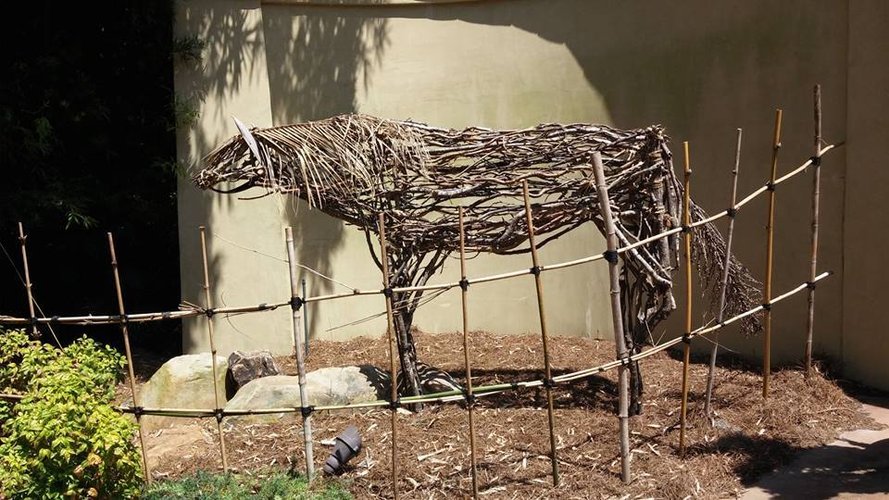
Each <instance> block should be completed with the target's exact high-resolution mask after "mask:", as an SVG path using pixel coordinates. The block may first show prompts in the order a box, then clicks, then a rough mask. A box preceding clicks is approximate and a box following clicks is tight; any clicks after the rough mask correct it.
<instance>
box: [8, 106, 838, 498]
mask: <svg viewBox="0 0 889 500" xmlns="http://www.w3.org/2000/svg"><path fill="white" fill-rule="evenodd" d="M780 118H781V112H780V110H779V111H778V114H777V118H776V130H775V140H774V144H773V161H772V172H771V176H770V180H769V182H767V183H766V184H765V185H763V186H762V187H760V188H758V189H756V190H754V191H753V192H751V193H750V194H748V195H747V196H746V197H744V198H742V199H741V201H737V202H736V201H735V197H736V179H737V161H738V160H737V156H736V163H735V170H734V171H733V175H734V177H735V178H734V179H733V189H732V201H731V203H730V205H729V208H727V209H726V210H723V211H721V212H719V213H717V214H715V215H712V216H710V217H707V218H705V219H701V220H696V221H694V222H692V221H691V219H690V218H689V217H686V218H685V220H684V223H683V224H682V226H681V227H675V228H672V229H670V230H667V231H663V232H661V233H659V234H656V235H652V236H650V237H647V238H645V239H642V240H640V241H637V242H634V243H632V244H627V245H625V246H623V247H618V241H617V237H616V236H615V234H614V233H613V231H611V230H609V229H608V228H609V227H610V228H611V229H613V227H614V222H613V221H612V222H611V223H610V224H609V220H613V217H612V215H611V207H610V206H609V200H610V199H609V197H608V192H607V189H608V188H607V186H606V183H605V181H604V175H603V173H602V160H601V157H599V154H598V153H593V154H591V158H590V161H591V163H592V167H593V173H594V176H595V186H596V189H597V190H598V191H599V193H600V194H599V203H600V204H601V206H600V207H597V208H598V209H600V210H601V212H602V213H603V215H605V228H606V239H607V250H606V251H605V252H603V253H600V254H594V255H589V256H587V257H583V258H580V259H576V260H571V261H566V262H561V263H557V264H549V265H542V264H540V263H539V262H538V258H537V251H536V246H535V242H534V235H533V231H534V225H533V224H532V221H533V217H532V210H531V205H530V202H529V200H528V197H527V187H525V198H526V205H525V211H526V217H527V220H528V228H529V230H530V232H531V235H530V236H531V239H530V244H531V250H532V251H531V255H532V261H533V267H531V268H530V269H523V270H516V271H512V272H507V273H502V274H497V275H488V276H480V277H475V278H468V277H467V276H466V266H465V248H464V228H463V217H462V210H460V211H459V212H458V217H459V233H460V238H461V239H460V247H459V248H460V256H461V278H460V280H459V281H458V282H445V283H438V284H427V285H423V286H412V287H397V288H396V287H390V286H389V281H388V273H387V272H386V270H385V269H384V270H383V288H381V289H377V290H373V289H370V290H359V289H355V290H352V292H350V293H340V294H329V295H319V296H314V297H307V296H305V293H303V297H299V296H298V295H297V293H298V286H297V278H296V266H297V264H296V262H295V259H296V256H295V252H294V251H293V236H292V232H291V231H292V230H291V229H290V228H287V230H286V244H287V250H288V263H289V265H290V274H291V290H290V292H291V293H290V297H289V298H288V299H287V300H281V301H278V302H270V303H262V304H257V305H246V306H236V307H218V308H214V307H212V304H211V302H210V293H209V275H208V270H207V267H206V241H205V236H204V228H203V227H202V228H201V240H202V250H203V256H204V262H205V266H204V283H203V285H204V292H205V300H206V303H205V305H204V306H203V307H202V306H197V305H193V304H184V305H182V306H180V310H178V311H164V312H148V313H137V314H127V313H126V312H125V310H124V306H123V299H122V295H121V291H120V279H119V274H118V270H117V258H116V256H115V254H114V247H113V240H112V237H111V234H109V235H108V241H109V245H110V248H111V254H112V266H113V271H114V276H115V291H116V293H117V296H118V302H119V313H118V314H116V315H88V316H67V317H62V316H51V317H36V316H35V314H34V312H33V309H30V310H29V312H30V313H31V317H29V318H20V317H13V316H0V325H7V326H30V327H32V328H33V330H32V332H34V333H36V329H37V327H39V326H41V325H46V326H50V325H54V324H76V325H102V324H118V325H120V327H121V331H122V334H123V336H124V340H125V346H126V347H127V349H126V358H127V363H128V366H129V376H130V383H131V389H132V391H133V404H132V405H123V406H119V407H117V408H116V409H117V410H118V411H120V412H122V413H128V414H135V416H136V420H137V424H138V427H139V436H140V443H142V441H141V438H142V437H143V435H142V429H141V416H144V415H159V416H168V417H181V418H215V419H216V420H217V425H218V430H219V440H220V443H219V444H220V454H221V456H222V461H223V464H224V465H223V466H224V468H226V469H227V458H226V448H225V436H224V433H223V427H222V420H223V418H225V417H231V416H245V415H263V414H277V413H300V414H301V415H302V417H303V427H304V431H303V432H304V437H305V440H304V447H305V453H306V460H307V463H306V471H307V473H308V475H309V477H310V478H311V477H312V476H313V475H314V465H313V460H314V459H313V454H312V434H311V415H312V413H313V412H316V411H337V410H352V409H360V408H383V409H386V408H388V409H390V410H391V419H392V420H391V423H392V440H391V451H392V483H393V484H392V486H393V494H394V495H395V496H397V492H398V485H399V477H398V472H397V471H398V452H397V450H398V439H397V414H398V412H397V409H398V408H400V407H402V406H405V405H418V404H424V403H453V402H462V403H465V407H466V410H467V416H468V419H469V437H470V439H469V446H470V460H471V467H470V469H471V472H472V479H473V482H472V488H473V490H472V494H473V496H474V497H477V496H478V488H479V485H478V483H477V481H478V479H477V477H476V467H475V465H476V461H477V459H478V457H477V456H476V450H475V440H474V433H475V429H474V419H473V407H474V405H475V403H476V400H477V398H481V397H486V396H491V395H495V394H500V393H503V392H507V391H517V390H524V389H531V388H540V387H542V388H544V389H545V390H546V393H547V400H548V417H549V418H548V428H549V429H548V430H549V432H550V438H551V440H550V444H551V447H552V448H551V461H552V473H553V482H554V484H558V460H557V458H556V448H555V441H554V440H555V433H554V425H555V423H554V414H553V407H552V393H551V391H552V390H553V389H554V388H555V387H556V386H559V385H569V384H572V383H574V382H577V381H579V380H583V379H586V378H588V377H591V376H593V375H597V374H600V373H603V372H606V371H608V370H612V369H618V370H619V373H618V379H619V391H620V394H619V407H618V408H617V411H616V415H617V417H618V423H619V436H620V456H621V461H622V467H621V477H622V479H623V480H624V481H625V482H628V481H629V480H630V478H631V476H630V467H629V466H630V463H629V455H630V454H629V437H628V414H627V395H626V393H627V387H626V386H627V384H626V380H625V379H626V373H627V368H628V366H629V365H630V363H633V362H637V361H642V360H644V359H646V358H648V357H650V356H653V355H654V354H656V353H659V352H662V351H664V350H666V349H670V348H672V347H675V346H677V345H679V344H680V343H684V344H685V363H684V367H683V374H682V378H683V391H682V392H683V411H682V422H681V425H680V446H679V448H680V450H683V449H684V446H685V444H684V428H685V426H684V424H685V422H684V421H685V411H684V407H685V401H686V400H685V398H686V397H687V384H688V381H687V378H688V362H687V360H688V344H689V343H690V342H691V340H692V339H694V338H696V337H701V336H705V335H708V334H711V333H716V332H719V331H720V330H721V329H723V328H725V327H727V326H729V325H731V324H734V323H736V322H739V321H743V320H749V319H750V318H751V317H754V316H755V315H757V314H760V313H763V312H764V313H765V315H766V323H765V324H766V327H767V330H766V336H765V339H764V342H765V344H766V352H765V353H764V354H765V361H764V369H763V394H764V396H765V395H767V391H768V375H769V369H768V367H769V361H768V342H769V338H768V333H769V331H768V327H769V326H770V325H769V324H770V317H771V312H772V306H774V305H775V304H777V303H779V302H782V301H784V300H786V299H788V298H789V297H791V296H793V295H795V294H797V293H799V292H801V291H803V290H808V291H809V297H810V299H809V302H808V304H809V325H808V332H809V336H808V339H807V345H806V360H807V363H808V361H809V359H810V352H811V351H810V349H811V348H810V346H811V331H812V324H811V323H812V321H813V318H814V315H813V312H812V310H813V306H814V295H813V290H814V288H815V286H816V284H817V283H818V282H820V281H822V280H824V279H826V278H828V277H829V276H830V275H831V273H830V272H822V273H820V274H817V273H816V261H815V252H816V250H817V219H818V212H817V206H818V205H817V204H818V194H819V190H818V175H819V173H820V165H821V158H822V157H823V156H824V155H825V154H826V153H828V152H830V151H832V150H834V149H836V148H837V147H839V146H841V144H837V145H828V146H825V147H823V148H822V147H820V146H821V144H820V141H821V139H820V105H819V101H818V90H817V89H816V120H817V121H818V124H816V147H815V155H814V156H813V157H812V158H810V159H808V160H807V161H805V162H803V163H802V164H801V165H799V166H798V167H796V168H795V169H793V170H792V171H790V172H788V173H786V174H784V175H783V176H780V177H778V176H777V151H778V149H779V147H780ZM738 144H739V149H740V131H739V136H738ZM738 154H739V153H738ZM813 165H814V166H815V167H816V168H815V169H814V170H815V172H814V173H815V181H814V190H813V208H814V215H813V224H812V228H813V236H812V247H813V250H812V262H811V268H810V271H811V272H810V276H809V279H808V281H805V282H802V283H800V284H799V285H797V286H796V287H794V288H791V289H790V290H787V291H785V292H784V293H783V294H780V295H777V296H772V293H771V259H772V257H771V255H772V237H773V230H772V222H773V219H774V212H775V204H774V191H775V187H776V186H778V185H780V184H782V183H784V182H786V181H788V180H790V179H792V178H794V177H796V176H797V175H799V174H801V173H803V172H804V171H806V169H807V168H808V167H810V166H813ZM685 170H686V188H685V193H686V195H687V194H688V192H689V187H688V178H689V176H690V173H691V172H690V166H689V161H688V153H687V150H686V169H685ZM766 192H768V193H769V199H770V203H769V226H768V232H767V243H768V244H767V257H768V258H767V261H768V265H767V274H766V290H764V297H763V298H764V301H763V303H762V304H760V305H759V306H756V307H752V308H749V309H747V310H746V311H743V312H740V313H738V314H735V315H733V316H731V317H729V318H727V319H726V318H723V314H722V313H723V309H722V307H721V308H720V310H719V316H718V318H717V321H716V323H715V324H713V325H710V326H700V327H698V328H692V323H691V305H692V304H691V299H692V297H691V281H690V276H686V279H687V280H688V294H687V302H688V303H687V304H686V307H687V310H686V320H687V323H686V327H687V328H686V331H685V332H684V333H683V335H682V336H679V337H676V338H674V339H671V340H668V341H665V342H662V343H659V344H657V345H653V346H652V347H650V348H647V349H644V350H641V351H639V352H635V353H629V352H628V351H627V350H626V346H625V344H624V343H623V342H622V341H621V340H622V338H623V331H622V330H623V326H622V323H621V318H622V316H623V313H622V312H621V310H620V301H619V294H620V284H619V275H618V269H617V266H618V264H617V262H618V256H620V255H624V254H627V253H631V252H632V251H633V250H634V249H636V248H639V247H641V246H643V245H646V244H648V243H651V242H654V241H657V240H659V239H663V238H669V237H671V236H674V235H677V234H679V233H685V236H686V247H687V249H686V255H687V256H686V263H685V265H686V269H687V270H688V269H690V266H689V264H690V262H689V261H690V258H691V252H690V249H689V248H688V247H690V245H691V243H690V238H691V234H692V232H693V231H694V230H695V228H697V227H699V226H702V225H705V224H709V223H711V222H714V221H716V220H719V219H721V218H723V217H729V218H730V222H731V220H733V219H734V217H735V215H736V214H737V212H738V211H739V210H740V209H741V208H742V207H744V206H745V205H747V204H749V203H750V202H752V201H753V200H754V199H756V198H757V197H758V196H760V195H762V194H764V193H766ZM686 207H688V202H687V201H686ZM686 214H688V208H686ZM378 224H379V227H378V229H379V236H380V248H381V254H382V255H383V259H382V262H383V263H384V265H385V263H386V262H387V259H386V258H385V253H386V252H387V247H388V246H387V241H386V221H385V218H384V216H383V215H382V214H380V215H379V219H378ZM19 236H20V239H21V242H22V249H23V258H24V259H25V262H26V261H27V257H26V256H25V254H24V232H23V230H22V229H21V228H20V234H19ZM599 260H605V261H606V262H607V263H608V264H609V271H610V272H609V275H610V290H609V291H610V295H611V298H612V301H611V302H612V316H613V320H614V336H615V340H616V344H617V346H616V357H615V359H614V360H613V361H610V362H607V363H603V364H600V365H597V366H592V367H589V368H585V369H583V370H578V371H575V372H571V373H565V374H562V375H558V376H551V372H550V366H549V351H548V342H547V333H546V322H545V316H544V309H543V303H544V295H543V288H542V286H541V283H540V275H541V274H542V273H544V272H547V271H552V270H556V269H564V268H567V267H573V266H578V265H582V264H587V263H591V262H595V261H599ZM528 274H530V275H533V276H534V278H535V284H536V285H537V292H538V295H537V297H538V306H539V313H540V321H541V336H542V342H543V345H544V359H543V364H544V369H545V376H544V378H542V379H529V380H523V381H519V382H512V383H507V384H492V385H484V386H478V387H474V386H473V385H472V383H471V380H470V376H471V367H470V363H469V348H470V342H469V338H468V328H469V327H468V314H467V302H468V292H469V289H470V286H471V285H473V284H477V283H487V282H493V281H500V280H506V279H511V278H516V277H520V276H525V275H528ZM725 281H726V278H725V277H724V276H723V278H722V286H723V289H724V287H725ZM452 288H459V289H460V290H461V292H462V293H461V299H462V301H461V302H462V311H463V343H464V346H463V348H464V364H465V369H466V377H467V384H466V386H467V387H466V389H464V390H452V391H442V392H437V393H433V394H422V395H419V396H408V397H401V398H399V396H398V393H397V384H396V381H397V375H398V374H397V366H396V354H395V353H396V350H395V340H394V338H393V330H394V325H393V309H394V308H395V307H396V304H393V300H392V295H393V294H394V293H396V292H405V291H418V290H423V291H426V290H449V289H452ZM26 289H27V292H28V301H29V304H33V297H32V295H31V287H30V281H28V283H27V284H26ZM362 295H382V296H383V297H384V298H385V302H386V312H387V314H386V315H387V319H388V328H387V335H388V341H389V346H390V372H391V394H390V397H389V399H386V400H377V401H371V402H365V403H357V404H344V405H318V406H310V405H309V404H308V394H306V393H305V391H304V390H303V389H304V388H303V387H301V391H300V402H301V406H300V407H284V408H261V409H245V410H226V409H224V408H222V407H221V405H220V402H219V401H218V399H217V402H216V408H213V409H207V408H160V407H156V408H152V407H141V406H139V399H138V394H137V390H136V387H135V385H134V383H133V382H134V377H133V373H132V367H133V358H132V353H131V352H130V349H129V348H128V346H129V332H128V330H127V325H128V324H129V323H141V322H149V321H165V320H177V319H183V318H195V317H200V316H204V317H206V318H207V320H208V336H209V340H210V345H211V350H212V351H213V354H214V355H215V342H214V339H213V326H212V325H213V323H212V318H213V317H214V316H216V315H220V314H223V315H234V314H247V313H260V312H264V311H271V310H275V309H278V308H280V307H291V309H292V312H293V329H294V332H293V338H294V344H295V345H294V351H295V352H294V354H295V355H296V356H297V360H298V365H299V370H300V375H301V377H300V380H301V382H302V381H303V380H304V377H303V375H304V366H303V363H302V362H301V358H302V357H303V354H304V349H305V348H307V347H304V346H302V345H300V343H301V342H300V340H301V336H300V335H299V332H298V329H299V319H298V314H297V312H298V310H299V308H300V307H301V306H305V305H306V304H308V303H314V302H321V301H328V300H335V299H344V298H347V297H354V296H362ZM723 301H724V299H722V300H721V301H720V305H721V306H724V304H723ZM621 346H623V349H622V348H621ZM714 356H715V354H714ZM807 366H808V364H807ZM215 368H216V367H215V362H214V372H215ZM214 381H215V377H214ZM711 384H712V382H708V385H711ZM216 389H217V388H216V387H215V383H214V391H216ZM708 392H709V391H708ZM23 397H24V396H23V395H20V394H0V398H4V399H10V400H16V399H21V398H23ZM708 416H709V415H708ZM140 447H141V450H142V454H143V455H142V459H143V464H144V465H145V466H146V472H147V471H148V469H147V463H148V459H147V456H146V455H145V446H144V443H142V445H141V446H140ZM146 480H150V473H147V474H146Z"/></svg>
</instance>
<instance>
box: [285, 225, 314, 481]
mask: <svg viewBox="0 0 889 500" xmlns="http://www.w3.org/2000/svg"><path fill="white" fill-rule="evenodd" d="M284 232H285V234H286V237H287V262H288V263H289V264H290V310H291V319H292V320H293V338H294V341H295V342H296V346H295V347H294V350H295V351H296V352H295V354H296V369H297V371H298V372H299V405H300V410H301V411H300V413H301V414H302V417H303V440H304V441H305V447H306V477H307V478H308V480H309V482H311V481H312V479H313V478H314V477H315V458H314V457H315V455H314V450H313V449H312V407H311V406H309V394H308V392H307V391H306V362H305V351H304V350H303V346H301V345H300V334H299V323H300V317H299V309H300V307H301V306H303V305H304V303H303V300H302V299H300V298H299V289H298V287H299V284H298V278H297V276H296V251H295V250H294V248H293V229H292V228H290V227H288V228H286V229H285V230H284ZM303 283H305V282H303Z"/></svg>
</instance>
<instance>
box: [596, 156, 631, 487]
mask: <svg viewBox="0 0 889 500" xmlns="http://www.w3.org/2000/svg"><path fill="white" fill-rule="evenodd" d="M593 175H594V178H595V181H596V189H597V190H598V196H599V213H601V214H602V221H603V222H604V224H605V242H606V245H607V248H608V249H607V251H606V252H605V260H607V261H608V276H609V278H610V293H611V322H612V325H613V328H614V347H615V351H616V353H617V359H619V360H621V365H620V366H619V367H618V369H617V384H618V409H617V418H618V425H619V428H620V463H621V469H620V471H621V472H620V477H621V480H623V482H624V483H629V482H630V422H629V420H630V413H629V390H630V389H629V387H630V379H629V370H628V366H627V362H628V361H629V358H628V357H627V344H626V342H625V341H624V320H623V311H622V310H621V305H620V269H618V254H617V245H618V242H617V229H616V228H615V226H614V217H613V215H612V214H611V201H610V200H609V198H608V185H607V184H606V183H605V169H604V167H603V165H602V155H601V154H600V153H599V152H598V151H596V152H594V153H593Z"/></svg>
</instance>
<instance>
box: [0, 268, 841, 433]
mask: <svg viewBox="0 0 889 500" xmlns="http://www.w3.org/2000/svg"><path fill="white" fill-rule="evenodd" d="M832 274H833V273H832V272H831V271H827V272H824V273H821V274H819V275H818V276H816V277H815V279H814V280H813V281H806V282H803V283H801V284H799V285H798V286H796V287H794V288H792V289H790V290H788V291H787V292H785V293H783V294H781V295H778V296H776V297H774V298H773V299H772V300H771V302H770V303H769V304H762V305H759V306H757V307H754V308H752V309H749V310H747V311H744V312H743V313H741V314H738V315H736V316H733V317H731V318H729V319H727V320H725V321H723V322H722V323H717V324H715V325H712V326H708V327H700V328H697V329H695V330H693V331H692V332H691V333H690V334H689V337H690V338H694V337H699V336H703V335H707V334H708V333H712V332H715V331H717V330H720V329H722V328H725V327H727V326H729V325H731V324H732V323H735V322H738V321H740V320H742V319H744V318H746V317H748V316H751V315H753V314H756V313H758V312H761V311H764V310H765V308H766V307H771V306H772V305H774V304H777V303H778V302H781V301H783V300H786V299H788V298H790V297H791V296H793V295H795V294H797V293H799V292H801V291H803V290H806V289H808V288H809V286H810V284H814V283H817V282H819V281H822V280H824V279H826V278H828V277H829V276H831V275H832ZM682 342H683V337H681V336H680V337H676V338H674V339H671V340H668V341H666V342H663V343H661V344H658V345H657V346H654V347H652V348H650V349H646V350H644V351H642V352H640V353H637V354H633V355H630V356H628V357H627V359H628V362H632V361H641V360H643V359H645V358H648V357H651V356H654V355H655V354H657V353H659V352H661V351H665V350H667V349H669V348H671V347H673V346H676V345H678V344H680V343H682ZM622 363H623V361H621V360H614V361H609V362H607V363H603V364H601V365H597V366H594V367H590V368H585V369H583V370H579V371H576V372H571V373H565V374H562V375H557V376H555V377H553V378H552V380H553V382H554V383H555V384H565V383H568V382H574V381H576V380H580V379H584V378H588V377H591V376H593V375H596V374H599V373H603V372H606V371H608V370H613V369H615V368H617V367H619V366H620V365H621V364H622ZM543 385H544V381H543V380H542V379H537V380H527V381H519V382H510V383H505V384H493V385H486V386H479V387H473V390H472V392H473V394H474V395H475V397H477V398H478V397H484V396H492V395H495V394H500V393H503V392H507V391H511V390H517V389H531V388H535V387H543ZM7 396H12V398H14V399H19V397H18V395H6V394H0V398H2V397H7ZM465 399H466V395H465V394H464V392H463V391H443V392H437V393H433V394H424V395H421V396H408V397H403V398H400V399H399V401H400V402H401V404H412V403H450V402H455V401H465ZM389 404H390V403H389V401H382V400H377V401H369V402H366V403H354V404H348V405H319V406H311V407H310V409H311V410H312V411H337V410H354V409H363V408H388V407H389ZM117 410H118V411H121V412H123V413H135V412H136V411H139V412H140V413H141V414H143V415H162V416H168V417H176V416H180V417H183V418H210V417H216V416H217V412H216V411H215V410H213V409H209V408H147V407H146V408H140V409H138V410H137V409H136V408H133V407H129V406H118V407H117ZM301 411H302V408H301V407H299V406H291V407H282V408H261V409H245V410H223V411H222V415H223V416H226V417H237V416H246V415H268V414H273V413H298V412H301Z"/></svg>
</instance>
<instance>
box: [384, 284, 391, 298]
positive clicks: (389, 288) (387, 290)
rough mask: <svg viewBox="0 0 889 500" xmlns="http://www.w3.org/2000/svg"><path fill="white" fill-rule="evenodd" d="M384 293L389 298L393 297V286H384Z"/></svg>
mask: <svg viewBox="0 0 889 500" xmlns="http://www.w3.org/2000/svg"><path fill="white" fill-rule="evenodd" d="M383 295H385V296H386V298H387V299H391V298H392V287H391V286H390V287H386V288H384V289H383Z"/></svg>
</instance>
